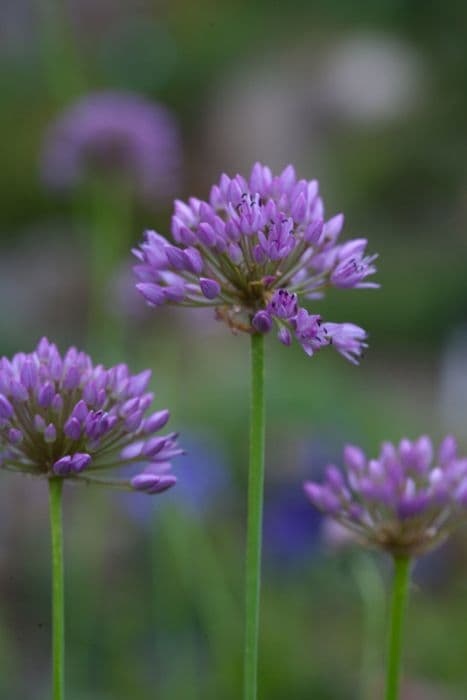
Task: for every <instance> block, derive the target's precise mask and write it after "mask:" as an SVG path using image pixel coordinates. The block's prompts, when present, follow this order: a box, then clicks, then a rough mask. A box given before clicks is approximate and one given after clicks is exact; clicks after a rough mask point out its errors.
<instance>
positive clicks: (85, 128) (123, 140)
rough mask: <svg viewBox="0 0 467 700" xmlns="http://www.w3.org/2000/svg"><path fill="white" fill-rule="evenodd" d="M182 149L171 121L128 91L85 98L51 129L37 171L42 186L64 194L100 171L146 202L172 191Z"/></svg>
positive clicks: (155, 106) (161, 109) (165, 112)
mask: <svg viewBox="0 0 467 700" xmlns="http://www.w3.org/2000/svg"><path fill="white" fill-rule="evenodd" d="M180 161H181V146H180V137H179V133H178V128H177V125H176V123H175V119H174V117H173V116H172V115H171V114H170V112H169V111H168V110H167V109H166V108H165V107H164V106H162V105H160V104H156V103H153V102H150V101H149V100H146V99H144V98H143V97H140V96H138V95H133V94H131V93H124V92H122V93H118V92H101V93H94V94H89V95H86V96H85V97H82V98H81V99H79V100H78V101H77V102H76V103H74V104H73V105H71V106H70V107H69V108H68V109H67V110H66V111H65V112H64V113H63V114H62V115H60V116H59V117H58V119H57V120H56V121H55V122H54V123H53V124H52V125H51V126H50V128H49V130H48V133H47V135H46V139H45V143H44V147H43V152H42V159H41V170H42V176H43V179H44V181H45V183H46V184H48V185H49V186H50V187H52V188H54V189H58V190H66V189H70V188H72V187H75V186H77V185H78V184H80V183H81V182H82V181H83V180H84V179H85V178H86V177H89V176H91V177H92V176H95V174H96V173H100V174H103V175H105V176H106V177H107V178H108V177H115V176H117V177H119V178H124V179H125V181H127V182H128V183H129V184H131V185H132V186H134V188H135V190H136V191H137V192H138V193H140V194H141V195H142V196H143V197H145V198H150V197H158V198H164V197H167V196H170V195H172V194H173V192H174V190H175V189H176V187H177V182H178V178H179V169H180Z"/></svg>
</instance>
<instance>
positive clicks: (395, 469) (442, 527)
mask: <svg viewBox="0 0 467 700" xmlns="http://www.w3.org/2000/svg"><path fill="white" fill-rule="evenodd" d="M344 463H345V466H346V471H345V473H342V472H341V471H340V470H339V469H337V467H335V466H334V465H330V466H329V467H328V468H327V471H326V476H325V479H324V482H323V483H322V484H317V483H314V482H307V483H306V484H305V493H306V495H307V497H308V498H309V500H310V501H311V503H312V504H313V505H314V506H315V507H316V508H318V509H319V510H321V511H323V512H324V513H326V514H327V515H329V516H331V517H333V518H334V519H335V520H337V521H338V522H340V523H341V524H342V525H344V526H345V527H347V528H348V529H349V530H351V531H353V532H354V533H355V534H356V535H357V536H358V537H359V539H360V540H361V541H362V542H363V543H365V544H367V545H369V546H372V547H377V548H380V549H383V550H386V551H388V552H389V553H391V554H392V555H394V556H409V557H414V556H418V555H420V554H423V553H425V552H427V551H429V550H430V549H432V548H433V547H435V546H436V545H438V544H440V543H441V542H443V541H444V540H445V539H446V537H447V536H448V535H449V534H450V533H451V532H452V530H453V529H454V528H455V527H456V526H457V525H458V524H459V523H460V522H461V521H462V519H463V518H464V517H465V514H466V506H467V459H466V458H464V457H459V456H458V454H457V445H456V441H455V439H454V438H453V437H452V436H448V437H446V438H445V439H444V440H443V441H442V443H441V445H440V447H439V450H438V454H437V456H436V458H435V455H434V450H433V445H432V442H431V440H430V438H429V437H427V436H425V435H423V436H422V437H420V438H418V440H415V441H413V442H411V441H409V440H407V439H403V440H401V442H400V443H399V445H398V446H395V445H393V444H391V443H389V442H385V443H383V445H382V447H381V451H380V454H379V456H378V457H377V458H376V459H368V458H367V457H366V455H365V453H364V452H363V450H362V449H361V448H359V447H356V446H354V445H347V447H346V448H345V450H344Z"/></svg>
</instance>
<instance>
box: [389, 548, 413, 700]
mask: <svg viewBox="0 0 467 700" xmlns="http://www.w3.org/2000/svg"><path fill="white" fill-rule="evenodd" d="M410 565H411V559H410V557H394V581H393V588H392V601H391V613H390V615H391V618H390V633H389V647H388V658H387V662H386V663H387V671H386V696H385V697H386V700H398V698H399V688H400V676H401V656H402V643H403V636H404V617H405V610H406V607H407V599H408V593H409V583H410Z"/></svg>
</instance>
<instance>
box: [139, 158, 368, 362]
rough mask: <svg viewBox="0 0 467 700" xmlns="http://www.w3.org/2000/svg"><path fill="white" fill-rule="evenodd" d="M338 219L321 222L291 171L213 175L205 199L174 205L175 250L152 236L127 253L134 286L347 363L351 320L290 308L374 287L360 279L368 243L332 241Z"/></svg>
mask: <svg viewBox="0 0 467 700" xmlns="http://www.w3.org/2000/svg"><path fill="white" fill-rule="evenodd" d="M343 222H344V218H343V216H342V215H341V214H339V215H337V216H334V217H333V218H331V219H329V220H328V221H324V207H323V202H322V200H321V197H320V196H319V193H318V183H317V181H316V180H312V181H311V182H308V181H306V180H297V178H296V176H295V172H294V169H293V167H292V166H288V167H287V168H286V169H285V170H284V171H283V172H282V173H281V175H279V176H273V174H272V173H271V171H270V169H269V168H267V167H265V166H263V165H261V164H259V163H257V164H256V165H255V166H254V167H253V170H252V172H251V175H250V178H249V179H248V180H247V179H245V178H244V177H242V176H241V175H237V176H236V177H234V178H233V179H230V178H229V177H228V176H227V175H222V177H221V179H220V182H219V184H218V185H214V186H213V187H212V189H211V193H210V197H209V201H208V202H205V201H201V200H199V199H195V198H194V197H192V198H191V199H189V201H188V203H184V202H181V201H176V202H175V211H174V215H173V217H172V236H173V239H174V241H175V244H172V243H170V242H169V241H168V240H167V239H166V238H164V237H163V236H161V235H159V234H158V233H156V232H154V231H148V232H146V238H145V241H144V242H143V243H142V244H141V246H140V247H139V248H138V249H137V250H135V251H134V254H135V255H136V257H137V258H138V264H137V265H136V266H135V273H136V275H137V277H138V279H139V283H138V284H137V288H138V290H139V291H140V292H141V294H142V295H143V296H144V298H145V299H146V301H147V302H148V304H150V305H151V306H160V305H162V304H165V303H175V304H180V305H184V306H212V307H215V308H216V311H217V316H218V318H219V319H221V320H224V321H225V322H226V323H228V325H229V326H230V327H231V328H232V329H236V330H240V331H246V332H250V333H251V332H260V333H267V332H269V331H270V330H271V329H272V327H273V326H275V327H276V330H277V332H278V337H279V340H280V341H281V342H282V343H284V344H285V345H290V343H291V341H292V336H293V335H294V336H295V337H296V338H297V340H298V341H299V342H300V343H301V345H302V346H303V348H304V350H305V351H306V352H307V353H308V354H309V355H312V354H313V353H314V352H315V351H316V350H318V349H320V348H321V347H323V346H324V345H328V344H330V343H333V344H334V346H335V348H336V349H337V350H338V351H339V352H340V353H342V354H343V355H344V356H345V357H347V358H348V359H349V360H351V361H354V362H356V361H357V360H358V357H359V356H360V354H361V352H362V348H363V347H365V342H364V341H365V338H366V334H365V332H364V331H363V330H362V329H361V328H359V327H358V326H355V325H353V324H350V323H343V324H339V323H323V322H322V320H321V318H320V316H319V315H312V314H310V313H309V312H308V311H307V310H306V309H304V308H301V307H300V306H299V300H300V299H301V298H302V297H304V298H308V299H316V298H320V297H322V296H323V293H324V290H325V289H326V288H327V287H330V286H331V287H338V288H341V289H349V288H354V287H360V288H362V287H376V286H377V285H376V284H375V283H373V282H368V281H367V278H368V276H369V275H371V274H373V273H374V272H375V267H374V265H373V262H374V259H375V257H376V256H366V255H365V248H366V244H367V241H366V240H364V239H357V240H353V241H349V242H347V243H338V242H337V241H338V238H339V234H340V232H341V229H342V226H343Z"/></svg>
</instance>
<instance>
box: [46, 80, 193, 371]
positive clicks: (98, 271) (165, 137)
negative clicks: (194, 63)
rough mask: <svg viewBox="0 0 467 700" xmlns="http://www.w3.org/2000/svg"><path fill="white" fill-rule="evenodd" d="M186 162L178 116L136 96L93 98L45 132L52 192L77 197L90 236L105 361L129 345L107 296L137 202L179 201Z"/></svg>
mask: <svg viewBox="0 0 467 700" xmlns="http://www.w3.org/2000/svg"><path fill="white" fill-rule="evenodd" d="M181 160H182V149H181V140H180V134H179V128H178V124H177V121H176V119H175V117H174V115H172V114H171V113H170V111H169V110H168V109H166V108H165V107H164V105H162V104H158V103H155V102H152V101H150V100H148V99H145V98H144V97H141V96H140V95H137V94H133V93H126V92H110V91H104V92H95V93H90V94H88V95H85V96H83V97H81V98H79V99H78V100H77V101H76V102H73V103H72V104H71V105H70V106H68V107H67V108H66V109H65V110H64V111H63V112H62V113H60V114H59V115H58V117H57V118H56V119H55V120H54V121H53V122H52V123H51V124H50V126H49V128H48V129H47V132H46V134H45V138H44V144H43V147H42V153H41V162H40V167H41V176H42V180H43V182H44V184H45V185H46V186H47V187H48V188H49V189H50V190H52V191H54V192H57V193H69V194H70V196H71V200H72V201H73V208H74V213H75V220H76V221H79V225H80V227H81V228H82V230H83V231H84V232H85V234H86V235H87V236H88V239H87V240H88V244H89V247H90V251H89V255H88V260H89V267H90V286H91V294H90V301H91V308H90V314H89V326H90V329H89V330H90V340H91V342H92V346H93V347H94V348H96V349H97V350H98V351H99V352H100V353H105V354H104V355H103V357H104V358H107V359H110V360H113V357H114V355H115V356H118V350H119V347H121V345H122V329H121V326H120V323H119V320H120V319H119V317H118V314H117V313H115V308H114V306H115V305H114V306H113V307H112V309H109V308H107V307H106V302H105V300H106V299H107V296H108V295H106V294H105V293H104V294H103V286H104V291H105V286H106V285H109V283H110V282H111V280H112V279H113V278H114V276H115V274H116V271H117V269H118V266H119V265H120V264H121V261H122V257H123V256H125V255H126V253H127V249H128V246H129V245H130V241H131V235H132V231H133V224H132V218H133V216H134V209H135V203H136V202H139V201H143V202H145V203H148V204H151V205H153V204H154V203H159V204H160V203H161V202H165V201H166V200H167V198H168V197H171V196H172V195H173V193H174V191H175V190H176V188H177V187H178V184H179V180H180V170H181ZM109 310H110V311H111V313H109ZM109 349H111V350H109ZM109 352H110V353H112V354H109V356H108V357H107V354H108V353H109Z"/></svg>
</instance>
